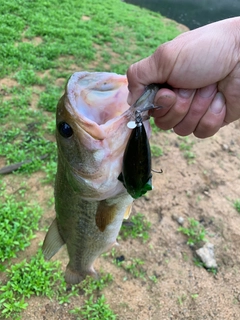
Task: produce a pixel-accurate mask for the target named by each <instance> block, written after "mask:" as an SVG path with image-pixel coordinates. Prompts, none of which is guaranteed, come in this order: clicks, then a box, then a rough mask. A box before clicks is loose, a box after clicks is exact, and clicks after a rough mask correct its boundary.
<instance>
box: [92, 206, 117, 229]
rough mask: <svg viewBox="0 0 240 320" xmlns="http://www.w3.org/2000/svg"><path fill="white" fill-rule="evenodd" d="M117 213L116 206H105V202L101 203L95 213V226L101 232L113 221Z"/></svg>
mask: <svg viewBox="0 0 240 320" xmlns="http://www.w3.org/2000/svg"><path fill="white" fill-rule="evenodd" d="M116 213H117V206H116V205H115V204H113V205H107V204H106V201H104V200H103V201H101V202H100V204H99V206H98V208H97V212H96V217H95V220H96V225H97V227H98V229H99V230H100V231H101V232H104V230H105V229H106V227H107V226H108V225H109V224H110V223H111V222H112V221H113V219H114V218H115V216H116Z"/></svg>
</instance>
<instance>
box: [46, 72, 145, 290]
mask: <svg viewBox="0 0 240 320" xmlns="http://www.w3.org/2000/svg"><path fill="white" fill-rule="evenodd" d="M127 95H128V89H127V79H126V76H122V75H117V74H114V73H105V72H102V73H101V72H94V73H89V72H77V73H74V74H73V75H72V76H71V78H70V79H69V81H68V83H67V85H66V88H65V93H64V95H63V96H62V98H61V99H60V100H59V103H58V106H57V112H56V127H57V130H56V140H57V146H58V166H57V174H56V180H55V210H56V219H55V220H54V221H53V223H52V225H51V226H50V228H49V230H48V233H47V235H46V237H45V240H44V243H43V254H44V256H45V258H46V259H50V258H51V257H52V256H53V255H54V254H55V253H56V252H57V251H58V250H59V249H60V248H61V246H62V245H63V244H66V245H67V250H68V255H69V263H68V266H67V268H66V272H65V279H66V282H68V283H72V284H75V283H79V282H80V281H81V280H83V279H84V278H85V277H86V275H91V276H94V277H96V276H97V273H96V271H95V270H94V266H93V265H94V261H95V260H96V258H97V257H98V256H99V255H100V254H101V253H103V252H105V251H106V250H108V249H109V248H111V246H113V245H114V244H115V243H116V237H117V235H118V233H119V230H120V227H121V224H122V221H123V218H127V217H128V216H129V214H130V212H131V206H132V202H133V198H132V197H131V196H130V195H129V194H128V192H127V190H126V189H125V187H124V186H123V184H122V183H121V182H120V181H119V180H118V176H119V174H120V173H121V170H122V162H123V153H124V150H125V148H126V144H127V141H128V139H129V136H130V134H131V130H130V129H129V128H128V127H127V123H128V121H129V120H130V119H131V116H132V111H131V108H130V109H129V105H128V104H127V102H126V101H127ZM145 126H146V131H147V134H150V126H149V123H148V122H146V123H145Z"/></svg>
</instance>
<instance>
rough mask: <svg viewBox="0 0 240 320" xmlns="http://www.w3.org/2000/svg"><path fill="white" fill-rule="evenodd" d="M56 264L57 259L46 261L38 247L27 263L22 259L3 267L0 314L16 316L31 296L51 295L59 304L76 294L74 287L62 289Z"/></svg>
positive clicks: (9, 316)
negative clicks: (3, 278)
mask: <svg viewBox="0 0 240 320" xmlns="http://www.w3.org/2000/svg"><path fill="white" fill-rule="evenodd" d="M59 266H60V263H59V262H46V261H45V260H44V258H43V255H42V253H41V250H40V251H38V253H37V254H36V255H35V256H34V257H32V258H31V260H30V261H29V262H27V261H26V259H24V260H23V261H21V262H19V263H16V264H14V265H12V266H11V267H10V268H9V269H7V270H6V273H7V282H6V283H5V284H3V283H1V284H0V292H1V295H0V310H1V314H2V316H4V317H5V318H11V319H13V318H17V317H18V314H19V313H20V312H21V311H22V310H23V309H26V307H27V306H28V302H27V301H28V299H29V298H30V297H31V296H32V295H36V296H46V297H48V298H53V297H55V298H56V299H58V300H59V302H60V303H63V302H67V301H69V298H70V297H71V296H72V295H76V294H77V292H76V290H75V287H72V289H71V290H70V292H67V291H66V285H65V282H64V278H63V275H62V273H61V272H60V271H59V270H60V268H59Z"/></svg>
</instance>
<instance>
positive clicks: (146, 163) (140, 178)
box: [118, 111, 152, 199]
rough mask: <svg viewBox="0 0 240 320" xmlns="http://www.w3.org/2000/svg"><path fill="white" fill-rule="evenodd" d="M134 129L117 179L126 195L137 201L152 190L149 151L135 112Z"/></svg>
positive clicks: (145, 135) (140, 122)
mask: <svg viewBox="0 0 240 320" xmlns="http://www.w3.org/2000/svg"><path fill="white" fill-rule="evenodd" d="M135 123H136V127H135V128H134V129H133V130H132V132H131V135H130V138H129V140H128V143H127V146H126V149H125V152H124V155H123V166H122V173H121V174H120V175H119V177H118V179H119V180H120V181H121V182H122V183H123V185H124V186H125V188H126V189H127V191H128V193H129V194H130V195H131V196H132V197H133V198H134V199H137V198H139V197H141V196H142V195H143V194H145V193H146V192H147V191H149V190H152V174H151V150H150V145H149V141H148V137H147V134H146V130H145V127H144V124H143V122H142V117H141V114H140V112H138V111H136V119H135Z"/></svg>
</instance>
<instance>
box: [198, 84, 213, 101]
mask: <svg viewBox="0 0 240 320" xmlns="http://www.w3.org/2000/svg"><path fill="white" fill-rule="evenodd" d="M216 88H217V86H216V84H210V85H209V86H206V87H203V88H201V89H199V95H200V96H201V97H203V98H209V97H211V95H212V94H213V93H214V91H215V90H216Z"/></svg>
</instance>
